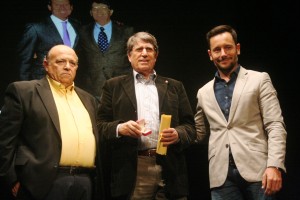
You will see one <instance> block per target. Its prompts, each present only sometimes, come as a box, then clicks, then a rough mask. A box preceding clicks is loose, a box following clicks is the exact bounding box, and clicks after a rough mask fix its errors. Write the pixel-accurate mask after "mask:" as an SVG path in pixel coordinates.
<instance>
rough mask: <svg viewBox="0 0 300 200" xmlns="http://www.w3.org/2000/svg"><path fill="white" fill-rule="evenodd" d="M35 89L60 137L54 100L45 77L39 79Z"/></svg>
mask: <svg viewBox="0 0 300 200" xmlns="http://www.w3.org/2000/svg"><path fill="white" fill-rule="evenodd" d="M36 89H37V91H38V93H39V95H40V97H41V99H42V102H43V103H44V105H45V108H46V110H47V111H48V113H49V116H50V118H51V120H52V122H53V124H54V126H55V128H56V130H57V132H58V133H59V135H60V126H59V120H58V113H57V108H56V106H55V102H54V98H53V95H52V93H51V89H50V86H49V83H48V80H47V78H46V77H45V78H43V79H41V80H40V81H38V84H37V86H36Z"/></svg>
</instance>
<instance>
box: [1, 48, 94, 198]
mask: <svg viewBox="0 0 300 200" xmlns="http://www.w3.org/2000/svg"><path fill="white" fill-rule="evenodd" d="M43 64H44V67H45V71H46V72H47V75H46V76H45V77H44V78H42V79H40V80H33V81H20V82H14V83H11V84H10V85H9V86H8V88H7V90H6V92H5V99H4V102H5V103H4V106H3V107H2V109H1V115H0V178H1V179H2V178H3V179H5V180H6V181H7V184H8V185H9V186H10V187H11V188H12V194H13V195H14V196H15V197H17V199H49V200H50V199H56V200H57V199H82V200H90V199H92V196H94V193H93V191H94V190H93V185H94V182H93V180H94V178H93V176H94V175H96V171H95V167H96V165H97V166H98V160H99V159H97V155H98V149H97V145H96V144H97V140H98V137H97V134H96V133H97V127H96V108H97V103H96V100H95V98H94V97H92V96H91V95H90V94H88V93H87V92H85V91H83V90H81V89H80V88H77V87H75V86H74V78H75V75H76V70H77V68H78V57H77V55H76V53H75V51H74V50H73V49H72V48H70V47H68V46H65V45H57V46H54V47H53V48H52V49H51V50H50V51H49V53H48V54H47V56H46V58H45V59H44V63H43Z"/></svg>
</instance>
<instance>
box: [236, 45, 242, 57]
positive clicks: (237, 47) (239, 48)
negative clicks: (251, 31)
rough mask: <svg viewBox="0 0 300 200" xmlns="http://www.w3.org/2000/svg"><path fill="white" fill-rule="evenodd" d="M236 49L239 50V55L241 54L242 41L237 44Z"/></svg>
mask: <svg viewBox="0 0 300 200" xmlns="http://www.w3.org/2000/svg"><path fill="white" fill-rule="evenodd" d="M236 51H237V55H240V54H241V44H240V43H237V44H236Z"/></svg>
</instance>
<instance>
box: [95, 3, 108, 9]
mask: <svg viewBox="0 0 300 200" xmlns="http://www.w3.org/2000/svg"><path fill="white" fill-rule="evenodd" d="M92 8H93V9H109V6H108V5H106V4H104V3H95V2H94V3H93V4H92Z"/></svg>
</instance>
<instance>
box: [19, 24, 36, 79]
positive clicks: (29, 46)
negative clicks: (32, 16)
mask: <svg viewBox="0 0 300 200" xmlns="http://www.w3.org/2000/svg"><path fill="white" fill-rule="evenodd" d="M37 39H38V38H37V33H36V29H35V25H34V24H33V23H30V24H27V25H26V26H25V30H24V33H23V35H22V38H21V40H20V42H19V43H18V45H17V51H16V54H17V55H16V56H17V67H19V78H20V80H29V79H30V77H29V76H30V68H31V66H32V64H33V59H34V49H35V44H36V42H37Z"/></svg>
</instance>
